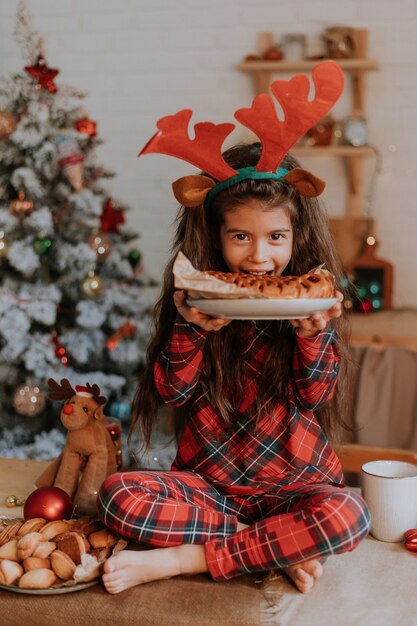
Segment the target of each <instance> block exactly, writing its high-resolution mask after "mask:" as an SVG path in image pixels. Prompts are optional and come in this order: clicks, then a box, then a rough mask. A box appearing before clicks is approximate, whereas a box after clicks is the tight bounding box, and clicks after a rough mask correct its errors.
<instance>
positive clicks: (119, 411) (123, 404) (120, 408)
mask: <svg viewBox="0 0 417 626" xmlns="http://www.w3.org/2000/svg"><path fill="white" fill-rule="evenodd" d="M107 410H108V412H109V414H110V415H114V417H117V418H118V419H120V420H126V421H127V420H128V418H129V417H130V402H127V401H126V400H115V401H114V402H111V403H109V405H108V407H107ZM109 419H111V418H109Z"/></svg>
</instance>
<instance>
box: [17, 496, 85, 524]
mask: <svg viewBox="0 0 417 626" xmlns="http://www.w3.org/2000/svg"><path fill="white" fill-rule="evenodd" d="M73 510H74V505H73V503H72V501H71V498H70V497H69V495H68V494H67V493H66V491H64V490H63V489H60V488H59V487H39V489H36V490H35V491H32V493H31V494H30V496H29V497H28V498H27V499H26V502H25V505H24V507H23V517H24V518H25V520H26V519H32V518H33V517H43V518H44V519H46V521H47V522H52V521H54V520H56V519H69V518H70V517H71V515H72V512H73Z"/></svg>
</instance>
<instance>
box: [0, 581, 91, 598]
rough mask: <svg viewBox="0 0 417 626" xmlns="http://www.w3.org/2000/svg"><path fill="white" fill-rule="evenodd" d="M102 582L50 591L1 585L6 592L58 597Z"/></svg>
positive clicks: (62, 587)
mask: <svg viewBox="0 0 417 626" xmlns="http://www.w3.org/2000/svg"><path fill="white" fill-rule="evenodd" d="M99 582H100V580H99V579H97V580H90V582H88V583H78V584H72V585H61V586H59V585H58V586H53V587H50V588H48V589H23V588H21V587H19V586H17V585H3V584H2V583H0V589H5V590H6V591H13V592H14V593H26V594H30V595H33V596H50V595H57V594H60V593H72V592H74V591H82V590H83V589H88V588H89V587H93V586H94V585H98V583H99Z"/></svg>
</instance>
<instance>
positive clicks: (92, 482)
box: [36, 378, 116, 515]
mask: <svg viewBox="0 0 417 626" xmlns="http://www.w3.org/2000/svg"><path fill="white" fill-rule="evenodd" d="M48 385H49V388H50V390H51V391H50V392H49V397H50V398H51V399H52V400H65V403H64V406H63V407H62V410H61V415H60V417H61V422H62V423H63V425H64V426H65V428H66V429H67V430H68V433H67V440H66V444H65V447H64V450H63V452H62V453H61V455H60V456H59V457H58V458H57V459H55V461H53V462H52V463H51V465H49V466H48V467H47V468H46V470H45V471H44V472H43V474H41V475H40V476H39V478H38V479H37V481H36V486H37V487H44V486H51V485H54V486H55V487H60V488H61V489H63V490H64V491H66V492H67V493H68V495H69V496H70V497H71V498H72V501H73V503H74V504H75V505H76V511H77V513H82V514H90V515H91V514H94V513H95V500H96V497H95V495H96V494H97V491H98V490H99V488H100V486H101V484H102V482H103V481H104V479H105V478H106V477H107V476H108V475H109V474H112V473H114V472H115V471H116V451H115V447H114V445H113V442H112V440H111V437H110V434H109V432H108V430H107V428H106V425H105V416H104V413H103V405H104V404H105V403H106V399H105V398H104V397H103V396H100V389H99V387H98V386H97V385H92V386H90V385H89V384H87V385H86V386H85V387H81V386H79V385H77V386H76V387H75V390H74V389H73V388H72V387H71V385H70V382H69V380H68V379H66V378H63V379H62V380H61V384H59V383H57V382H56V381H55V380H53V379H52V378H50V379H49V380H48ZM84 463H85V465H84ZM81 468H83V469H81Z"/></svg>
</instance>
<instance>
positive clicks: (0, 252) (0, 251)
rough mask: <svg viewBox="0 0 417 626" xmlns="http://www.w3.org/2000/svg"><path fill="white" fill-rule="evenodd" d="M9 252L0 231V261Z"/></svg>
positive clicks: (7, 244) (6, 242) (7, 243)
mask: <svg viewBox="0 0 417 626" xmlns="http://www.w3.org/2000/svg"><path fill="white" fill-rule="evenodd" d="M8 252H9V242H8V241H7V239H6V237H5V236H4V233H3V231H1V230H0V259H1V258H5V257H6V256H7V253H8Z"/></svg>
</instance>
